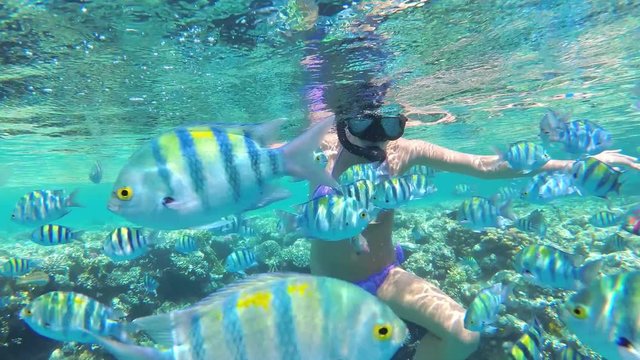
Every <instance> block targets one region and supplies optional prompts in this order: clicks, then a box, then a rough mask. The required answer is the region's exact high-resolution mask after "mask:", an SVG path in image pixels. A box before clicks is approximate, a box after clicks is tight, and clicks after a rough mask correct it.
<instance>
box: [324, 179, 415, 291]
mask: <svg viewBox="0 0 640 360" xmlns="http://www.w3.org/2000/svg"><path fill="white" fill-rule="evenodd" d="M333 193H335V190H334V189H333V188H331V187H329V186H325V185H320V186H318V187H317V188H316V191H314V193H313V197H314V198H316V197H319V196H324V195H329V194H333ZM403 261H404V252H403V251H402V247H400V245H396V261H395V262H393V263H391V264H389V265H387V266H385V268H384V269H382V270H381V271H380V272H377V273H375V274H373V275H371V276H369V277H368V278H367V279H366V280H362V281H355V282H354V284H356V285H358V286H360V287H361V288H363V289H365V290H367V291H368V292H370V293H371V294H373V295H376V294H377V293H378V288H380V286H381V285H382V283H384V280H385V279H386V278H387V275H389V272H390V271H391V269H393V268H395V267H396V266H399V265H400V264H401V263H402V262H403Z"/></svg>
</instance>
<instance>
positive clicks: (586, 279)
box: [514, 245, 602, 290]
mask: <svg viewBox="0 0 640 360" xmlns="http://www.w3.org/2000/svg"><path fill="white" fill-rule="evenodd" d="M581 263H582V260H581V259H580V257H579V256H576V255H572V254H569V253H566V252H564V251H562V250H559V249H556V248H554V247H552V246H547V245H530V246H527V247H526V248H524V249H522V250H520V252H518V253H517V254H516V258H515V260H514V267H515V270H516V271H517V272H518V273H519V274H521V275H523V276H524V278H525V279H526V280H528V281H530V282H532V283H534V284H536V285H538V286H542V287H547V288H556V289H565V290H577V289H580V288H582V287H583V286H585V285H587V284H589V283H590V282H591V281H593V279H595V278H596V277H597V276H598V273H599V272H600V267H601V265H602V261H601V260H592V261H589V262H587V263H583V264H581Z"/></svg>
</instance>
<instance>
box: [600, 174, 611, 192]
mask: <svg viewBox="0 0 640 360" xmlns="http://www.w3.org/2000/svg"><path fill="white" fill-rule="evenodd" d="M610 178H611V174H610V173H609V171H604V174H603V175H602V177H601V178H600V181H598V183H597V184H596V189H597V190H600V189H602V188H603V187H604V186H605V185H607V183H608V182H609V179H610ZM609 190H611V186H609V189H607V192H608V191H609Z"/></svg>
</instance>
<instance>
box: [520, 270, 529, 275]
mask: <svg viewBox="0 0 640 360" xmlns="http://www.w3.org/2000/svg"><path fill="white" fill-rule="evenodd" d="M522 272H523V273H525V274H527V275H530V274H531V271H530V270H529V269H524V270H522Z"/></svg>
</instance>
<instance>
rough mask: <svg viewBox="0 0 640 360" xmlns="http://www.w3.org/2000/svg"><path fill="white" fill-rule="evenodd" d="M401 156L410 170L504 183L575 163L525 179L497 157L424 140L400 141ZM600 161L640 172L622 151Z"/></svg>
mask: <svg viewBox="0 0 640 360" xmlns="http://www.w3.org/2000/svg"><path fill="white" fill-rule="evenodd" d="M398 145H399V147H400V148H401V149H399V150H400V151H399V152H398V153H399V156H401V157H405V158H404V159H402V160H404V161H400V163H404V164H407V168H409V167H411V166H414V165H427V166H431V167H433V168H436V169H439V170H442V171H449V172H456V173H461V174H465V175H470V176H475V177H479V178H485V179H503V178H514V177H522V176H530V175H533V174H536V173H539V172H542V171H553V170H566V169H569V168H570V167H571V164H572V163H573V160H551V161H549V162H548V163H547V164H546V165H545V166H544V167H542V168H541V169H539V170H537V171H534V172H532V173H530V174H527V175H524V174H522V173H520V172H518V171H514V170H512V169H511V168H509V166H508V165H507V164H506V163H505V162H504V161H501V160H500V158H499V157H498V156H497V155H474V154H467V153H463V152H459V151H455V150H451V149H447V148H445V147H442V146H438V145H435V144H432V143H429V142H426V141H422V140H400V142H399V144H398ZM595 157H596V158H598V159H599V160H601V161H603V162H605V163H607V164H609V165H612V166H616V165H624V166H629V167H631V168H634V169H636V170H640V163H638V159H637V158H634V157H631V156H627V155H624V154H621V153H620V150H612V151H603V152H602V153H600V154H598V155H596V156H595Z"/></svg>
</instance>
